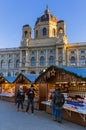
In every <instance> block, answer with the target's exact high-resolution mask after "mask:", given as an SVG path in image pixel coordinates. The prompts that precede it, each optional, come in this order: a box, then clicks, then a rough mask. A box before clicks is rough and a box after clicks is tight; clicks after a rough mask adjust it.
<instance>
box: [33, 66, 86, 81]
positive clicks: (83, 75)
mask: <svg viewBox="0 0 86 130" xmlns="http://www.w3.org/2000/svg"><path fill="white" fill-rule="evenodd" d="M58 71H61V72H63V73H64V72H65V73H66V74H70V75H73V76H75V77H76V78H78V79H81V80H83V81H86V68H73V67H65V66H60V67H59V66H50V67H49V68H47V69H46V70H45V72H43V73H41V74H40V75H39V76H38V78H37V79H36V80H35V83H37V82H41V81H42V80H43V79H44V81H46V80H47V79H49V78H50V77H52V76H55V74H56V72H58ZM71 82H72V81H71Z"/></svg>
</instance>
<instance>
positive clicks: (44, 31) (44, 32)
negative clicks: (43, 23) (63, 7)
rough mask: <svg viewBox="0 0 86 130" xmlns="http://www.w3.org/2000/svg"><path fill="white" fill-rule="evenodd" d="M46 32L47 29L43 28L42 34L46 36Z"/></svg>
mask: <svg viewBox="0 0 86 130" xmlns="http://www.w3.org/2000/svg"><path fill="white" fill-rule="evenodd" d="M46 34H47V29H46V28H43V36H46Z"/></svg>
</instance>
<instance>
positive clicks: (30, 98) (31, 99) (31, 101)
mask: <svg viewBox="0 0 86 130" xmlns="http://www.w3.org/2000/svg"><path fill="white" fill-rule="evenodd" d="M26 95H27V96H28V103H27V107H26V112H28V111H29V107H30V105H31V113H32V114H33V113H34V96H35V94H34V85H33V84H31V86H30V88H28V89H27V90H26Z"/></svg>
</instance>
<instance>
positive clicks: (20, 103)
mask: <svg viewBox="0 0 86 130" xmlns="http://www.w3.org/2000/svg"><path fill="white" fill-rule="evenodd" d="M24 99H25V95H24V91H23V86H19V89H18V91H17V95H16V104H17V111H19V108H20V106H21V109H22V111H23V103H24Z"/></svg>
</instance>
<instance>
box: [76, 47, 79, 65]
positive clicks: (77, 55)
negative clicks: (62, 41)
mask: <svg viewBox="0 0 86 130" xmlns="http://www.w3.org/2000/svg"><path fill="white" fill-rule="evenodd" d="M76 57H77V58H76V66H77V67H79V54H78V49H77V50H76Z"/></svg>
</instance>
